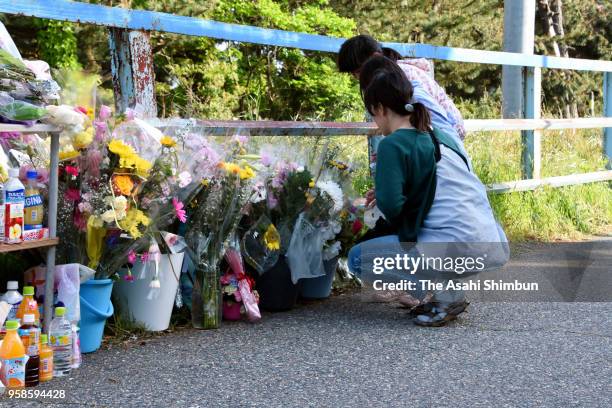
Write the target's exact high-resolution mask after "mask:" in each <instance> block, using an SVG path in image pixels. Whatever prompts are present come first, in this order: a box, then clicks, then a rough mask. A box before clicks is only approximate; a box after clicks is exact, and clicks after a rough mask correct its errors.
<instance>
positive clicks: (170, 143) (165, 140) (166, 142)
mask: <svg viewBox="0 0 612 408" xmlns="http://www.w3.org/2000/svg"><path fill="white" fill-rule="evenodd" d="M159 141H160V143H161V144H162V146H165V147H174V146H176V140H174V139H173V138H171V137H170V136H163V137H162V138H161V139H160V140H159Z"/></svg>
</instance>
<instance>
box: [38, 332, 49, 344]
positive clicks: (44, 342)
mask: <svg viewBox="0 0 612 408" xmlns="http://www.w3.org/2000/svg"><path fill="white" fill-rule="evenodd" d="M40 342H41V343H42V344H47V343H48V342H49V339H48V338H47V335H46V334H41V335H40Z"/></svg>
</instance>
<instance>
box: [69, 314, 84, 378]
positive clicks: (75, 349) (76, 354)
mask: <svg viewBox="0 0 612 408" xmlns="http://www.w3.org/2000/svg"><path fill="white" fill-rule="evenodd" d="M79 331H80V329H79V327H78V326H77V325H76V324H73V325H72V365H71V367H72V368H79V367H80V366H81V362H82V358H81V340H80V338H79Z"/></svg>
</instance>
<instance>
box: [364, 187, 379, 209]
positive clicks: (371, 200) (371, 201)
mask: <svg viewBox="0 0 612 408" xmlns="http://www.w3.org/2000/svg"><path fill="white" fill-rule="evenodd" d="M365 199H366V202H365V205H366V208H374V207H375V206H376V193H375V192H374V189H371V190H370V191H368V192H367V193H366V196H365Z"/></svg>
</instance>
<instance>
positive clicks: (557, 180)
mask: <svg viewBox="0 0 612 408" xmlns="http://www.w3.org/2000/svg"><path fill="white" fill-rule="evenodd" d="M611 180H612V170H605V171H596V172H593V173H583V174H571V175H568V176H558V177H547V178H541V179H529V180H518V181H509V182H506V183H494V184H491V185H489V186H488V187H487V190H488V191H489V192H491V193H495V194H500V193H512V192H516V191H529V190H535V189H537V188H540V187H544V186H549V187H563V186H571V185H576V184H587V183H595V182H599V181H611Z"/></svg>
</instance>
